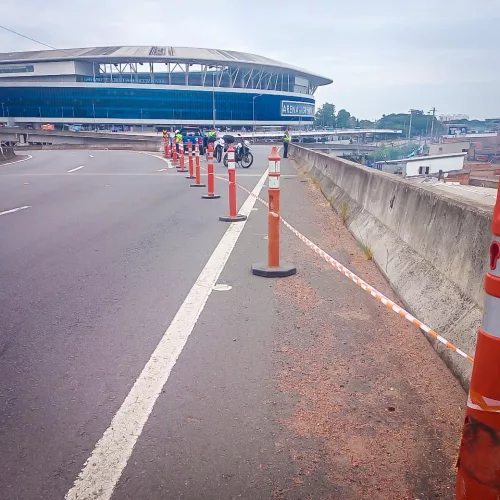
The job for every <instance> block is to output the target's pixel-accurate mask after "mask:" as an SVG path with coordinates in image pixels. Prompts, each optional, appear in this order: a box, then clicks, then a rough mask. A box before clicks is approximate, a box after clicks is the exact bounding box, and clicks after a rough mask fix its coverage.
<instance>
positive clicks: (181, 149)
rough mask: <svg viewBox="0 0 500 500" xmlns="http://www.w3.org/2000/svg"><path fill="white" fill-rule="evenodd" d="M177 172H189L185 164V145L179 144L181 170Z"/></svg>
mask: <svg viewBox="0 0 500 500" xmlns="http://www.w3.org/2000/svg"><path fill="white" fill-rule="evenodd" d="M177 172H183V173H184V172H187V168H186V165H185V164H184V143H183V142H182V141H181V142H179V170H177Z"/></svg>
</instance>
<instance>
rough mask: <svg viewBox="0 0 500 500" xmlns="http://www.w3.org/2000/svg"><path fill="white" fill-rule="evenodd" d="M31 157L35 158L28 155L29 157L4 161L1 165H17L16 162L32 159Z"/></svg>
mask: <svg viewBox="0 0 500 500" xmlns="http://www.w3.org/2000/svg"><path fill="white" fill-rule="evenodd" d="M31 158H33V156H31V155H28V157H27V158H21V159H20V160H16V161H10V162H9V163H2V164H1V165H0V167H6V166H7V165H15V164H16V163H21V162H22V161H27V160H31Z"/></svg>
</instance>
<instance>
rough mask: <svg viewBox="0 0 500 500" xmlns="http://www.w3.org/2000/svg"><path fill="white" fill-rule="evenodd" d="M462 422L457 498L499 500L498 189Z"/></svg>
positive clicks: (459, 499) (460, 499) (499, 249)
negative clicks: (467, 394) (479, 318)
mask: <svg viewBox="0 0 500 500" xmlns="http://www.w3.org/2000/svg"><path fill="white" fill-rule="evenodd" d="M492 233H493V240H492V242H491V246H490V256H489V257H490V262H489V271H488V272H487V273H486V278H485V281H484V290H485V292H486V294H485V299H484V313H483V323H482V325H481V328H479V333H478V337H477V344H476V354H475V356H474V366H473V368H472V377H471V381H470V389H469V397H468V399H467V408H466V411H465V423H464V427H463V433H462V441H461V443H460V450H459V455H458V462H457V483H456V498H457V500H476V499H477V500H497V499H499V498H500V186H499V190H498V193H497V201H496V204H495V208H494V210H493V224H492Z"/></svg>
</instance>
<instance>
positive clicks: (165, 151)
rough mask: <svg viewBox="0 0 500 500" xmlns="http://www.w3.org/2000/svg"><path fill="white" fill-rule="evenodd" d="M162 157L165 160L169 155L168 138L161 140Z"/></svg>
mask: <svg viewBox="0 0 500 500" xmlns="http://www.w3.org/2000/svg"><path fill="white" fill-rule="evenodd" d="M163 155H164V156H165V158H168V155H169V141H168V137H166V138H164V139H163Z"/></svg>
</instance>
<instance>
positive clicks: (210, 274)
mask: <svg viewBox="0 0 500 500" xmlns="http://www.w3.org/2000/svg"><path fill="white" fill-rule="evenodd" d="M266 178H267V171H266V172H265V173H264V175H262V177H261V178H260V180H259V181H258V182H257V184H256V186H255V187H254V189H253V191H252V194H251V195H249V196H248V198H247V199H246V201H245V203H243V206H242V207H241V209H240V210H239V212H238V213H240V214H243V215H247V216H248V215H250V212H251V210H252V208H253V206H254V204H255V202H256V201H257V198H256V196H258V194H259V193H260V191H261V189H262V187H263V186H264V183H265V182H266ZM245 224H246V221H243V222H236V223H233V224H230V226H229V227H228V229H227V231H226V232H225V233H224V236H223V237H222V238H221V240H220V242H219V244H218V245H217V247H216V248H215V250H214V252H213V253H212V255H211V256H210V258H209V259H208V262H207V263H206V265H205V267H204V268H203V270H202V271H201V273H200V275H199V276H198V279H197V280H196V282H195V283H194V285H193V287H192V288H191V290H190V291H189V293H188V295H187V296H186V298H185V299H184V302H183V303H182V305H181V307H180V308H179V310H178V311H177V314H176V315H175V317H174V319H173V320H172V322H171V323H170V326H169V327H168V328H167V330H166V331H165V333H164V334H163V337H162V338H161V340H160V342H159V343H158V345H157V347H156V349H155V350H154V352H153V354H152V355H151V357H150V359H149V361H148V362H147V363H146V365H145V366H144V368H143V370H142V372H141V373H140V375H139V377H138V378H137V380H136V381H135V384H134V385H133V387H132V389H131V390H130V392H129V393H128V395H127V397H126V398H125V400H124V401H123V403H122V405H121V406H120V408H119V409H118V411H117V412H116V414H115V416H114V417H113V420H112V421H111V424H110V426H109V427H108V428H107V429H106V431H105V432H104V434H103V436H102V437H101V439H100V440H99V441H98V442H97V444H96V446H95V448H94V451H93V452H92V453H91V455H90V457H89V458H88V460H87V461H86V462H85V464H84V466H83V469H82V471H81V472H80V474H79V475H78V477H77V479H76V480H75V482H74V484H73V486H72V487H71V489H70V490H69V491H68V493H66V496H65V499H66V500H83V499H87V498H92V499H93V500H109V499H110V498H111V496H112V494H113V490H114V488H115V486H116V484H117V483H118V481H119V479H120V476H121V474H122V471H123V469H124V468H125V466H126V465H127V462H128V460H129V458H130V456H131V455H132V451H133V449H134V446H135V443H136V442H137V440H138V439H139V436H140V435H141V433H142V430H143V428H144V425H145V424H146V422H147V420H148V418H149V415H150V414H151V411H152V410H153V407H154V405H155V403H156V400H157V399H158V396H159V395H160V393H161V391H162V389H163V386H164V385H165V384H166V382H167V380H168V377H169V375H170V372H171V371H172V368H173V367H174V365H175V363H176V361H177V359H178V357H179V355H180V354H181V352H182V349H183V348H184V345H185V344H186V342H187V340H188V338H189V335H190V334H191V332H192V331H193V328H194V326H195V325H196V322H197V321H198V318H199V316H200V314H201V313H202V311H203V308H204V307H205V304H206V302H207V300H208V297H209V296H210V294H211V293H212V290H213V287H214V286H215V284H216V283H217V280H218V278H219V276H220V273H221V272H222V270H223V269H224V266H225V265H226V262H227V261H228V259H229V257H230V255H231V253H232V251H233V249H234V247H235V245H236V242H237V241H238V238H239V236H240V234H241V232H242V231H243V228H244V227H245Z"/></svg>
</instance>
